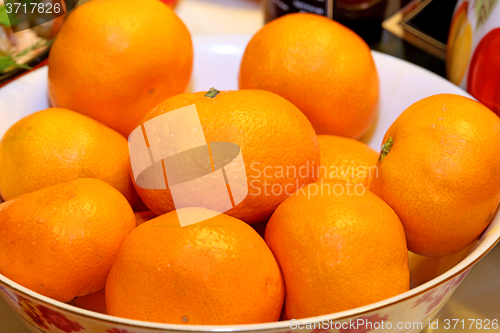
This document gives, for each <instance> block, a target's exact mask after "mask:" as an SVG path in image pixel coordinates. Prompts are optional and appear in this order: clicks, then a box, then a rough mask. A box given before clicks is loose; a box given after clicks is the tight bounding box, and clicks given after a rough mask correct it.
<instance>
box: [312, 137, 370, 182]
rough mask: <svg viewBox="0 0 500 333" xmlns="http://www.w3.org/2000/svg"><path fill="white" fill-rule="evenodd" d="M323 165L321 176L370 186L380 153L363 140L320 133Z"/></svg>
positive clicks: (319, 141)
mask: <svg viewBox="0 0 500 333" xmlns="http://www.w3.org/2000/svg"><path fill="white" fill-rule="evenodd" d="M318 144H319V152H320V156H321V166H320V172H319V176H320V177H321V178H323V179H327V180H336V179H337V180H345V181H347V182H350V183H353V184H363V185H364V186H368V183H369V181H370V177H371V176H370V175H371V173H372V172H374V171H373V170H375V168H376V165H377V160H378V153H377V152H376V151H375V150H373V149H372V148H370V146H368V145H367V144H365V143H363V142H359V141H356V140H354V139H349V138H343V137H340V136H335V135H318Z"/></svg>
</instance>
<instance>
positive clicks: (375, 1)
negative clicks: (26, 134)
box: [264, 0, 387, 41]
mask: <svg viewBox="0 0 500 333" xmlns="http://www.w3.org/2000/svg"><path fill="white" fill-rule="evenodd" d="M386 8H387V0H266V6H265V15H264V17H265V20H266V23H267V22H269V21H271V20H274V19H275V18H278V17H280V16H283V15H286V14H289V13H298V12H302V13H314V14H319V15H323V16H326V17H328V18H331V19H334V20H336V21H338V22H340V23H342V24H344V25H345V26H347V27H349V28H351V29H352V30H354V31H355V32H356V33H358V34H359V35H361V37H363V38H364V39H365V40H367V41H372V40H376V39H378V38H379V37H380V33H381V31H382V26H381V23H382V21H383V20H384V16H385V11H386Z"/></svg>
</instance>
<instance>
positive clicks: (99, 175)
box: [0, 108, 137, 204]
mask: <svg viewBox="0 0 500 333" xmlns="http://www.w3.org/2000/svg"><path fill="white" fill-rule="evenodd" d="M129 165H130V159H129V153H128V143H127V140H126V139H125V138H124V137H123V136H121V135H120V134H119V133H117V132H115V131H113V130H112V129H110V128H108V127H106V126H104V125H102V124H100V123H98V122H97V121H95V120H93V119H91V118H88V117H86V116H84V115H81V114H78V113H76V112H73V111H70V110H66V109H60V108H50V109H47V110H43V111H39V112H36V113H33V114H31V115H29V116H27V117H25V118H23V119H21V120H19V121H18V122H17V123H15V124H14V125H13V126H12V127H11V128H10V129H9V130H8V131H7V132H6V133H5V135H4V137H3V139H2V141H0V195H1V196H2V197H3V198H4V200H10V199H12V198H14V197H16V196H18V195H22V194H25V193H29V192H33V191H36V190H39V189H42V188H45V187H48V186H52V185H56V184H60V183H64V182H67V181H70V180H74V179H77V178H96V179H100V180H102V181H105V182H107V183H109V184H110V185H112V186H113V187H115V188H116V189H117V190H119V191H120V192H121V193H122V194H123V195H124V196H125V197H126V198H127V199H128V200H129V202H130V203H131V204H134V203H135V201H137V194H136V193H135V190H134V186H133V185H132V181H131V179H130V176H129Z"/></svg>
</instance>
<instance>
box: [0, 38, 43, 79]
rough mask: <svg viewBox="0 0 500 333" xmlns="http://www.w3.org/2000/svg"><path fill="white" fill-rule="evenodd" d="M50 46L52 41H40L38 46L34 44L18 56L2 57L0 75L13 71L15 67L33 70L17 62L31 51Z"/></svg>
mask: <svg viewBox="0 0 500 333" xmlns="http://www.w3.org/2000/svg"><path fill="white" fill-rule="evenodd" d="M50 44H51V41H47V40H42V41H39V42H38V43H36V44H34V45H32V46H30V47H28V48H26V49H24V50H22V51H21V52H19V53H18V54H16V55H12V54H7V55H4V56H1V55H0V73H4V72H6V71H8V70H11V69H12V68H13V67H17V68H22V69H27V70H30V69H32V68H31V67H30V66H28V65H24V64H18V63H17V61H16V60H18V59H19V58H20V57H22V56H24V55H26V54H27V53H28V52H30V51H33V50H37V49H39V48H42V47H44V46H48V45H50Z"/></svg>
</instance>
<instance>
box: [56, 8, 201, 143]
mask: <svg viewBox="0 0 500 333" xmlns="http://www.w3.org/2000/svg"><path fill="white" fill-rule="evenodd" d="M192 66H193V46H192V42H191V36H190V34H189V31H188V30H187V28H186V26H185V25H184V24H183V23H182V21H181V20H180V19H179V18H178V17H177V16H176V15H175V13H174V12H173V11H172V10H171V9H170V8H169V7H168V6H167V5H165V4H163V3H162V2H161V1H158V0H143V1H141V5H140V6H138V5H137V1H135V0H100V1H91V2H88V3H86V4H84V5H82V6H79V7H77V8H76V9H75V10H73V11H72V13H71V15H69V16H68V18H67V19H66V21H65V23H64V25H63V26H62V28H61V31H60V32H59V33H58V35H57V38H56V40H55V41H54V44H53V45H52V47H51V50H50V56H49V97H50V101H51V103H52V105H53V106H58V107H64V108H68V109H71V110H74V111H77V112H80V113H83V114H85V115H87V116H90V117H92V118H94V119H96V120H98V121H100V122H102V123H103V124H105V125H107V126H109V127H111V128H113V129H115V130H117V131H118V132H120V133H121V134H123V135H125V136H128V134H129V133H130V132H131V131H132V130H133V129H134V128H135V127H136V126H137V123H138V122H139V121H140V120H141V119H142V117H143V116H144V114H145V113H146V112H148V111H149V110H150V109H151V108H152V107H154V106H155V105H156V104H158V103H159V102H161V101H163V100H164V99H166V98H168V97H170V96H173V95H176V94H179V93H182V92H183V91H184V90H185V89H186V87H187V85H188V83H189V79H190V76H191V70H192Z"/></svg>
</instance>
